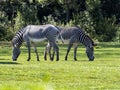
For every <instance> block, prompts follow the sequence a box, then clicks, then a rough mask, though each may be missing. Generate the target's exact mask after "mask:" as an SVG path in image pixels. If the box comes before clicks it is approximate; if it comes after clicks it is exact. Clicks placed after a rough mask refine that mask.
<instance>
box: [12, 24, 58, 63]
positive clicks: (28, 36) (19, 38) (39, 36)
mask: <svg viewBox="0 0 120 90" xmlns="http://www.w3.org/2000/svg"><path fill="white" fill-rule="evenodd" d="M58 33H59V30H58V29H57V28H56V27H55V26H54V25H51V24H47V25H27V26H26V27H24V28H22V29H21V30H19V31H18V32H17V33H16V35H15V36H14V37H13V39H12V41H11V42H12V47H13V48H12V59H13V61H16V60H17V58H18V56H19V55H20V47H21V45H22V43H23V42H24V41H25V42H26V45H27V47H28V59H27V61H29V60H30V59H31V54H30V52H31V47H30V44H31V43H33V46H34V51H35V53H36V56H37V61H39V56H38V52H37V48H36V45H35V43H37V42H41V41H44V40H48V43H49V44H50V45H52V46H53V52H56V60H59V47H58V45H57V44H56V38H57V35H58ZM51 59H54V55H52V56H51Z"/></svg>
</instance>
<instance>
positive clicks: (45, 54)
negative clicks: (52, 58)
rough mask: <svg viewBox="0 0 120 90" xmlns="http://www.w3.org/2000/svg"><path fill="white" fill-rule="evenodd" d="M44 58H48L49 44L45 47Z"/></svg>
mask: <svg viewBox="0 0 120 90" xmlns="http://www.w3.org/2000/svg"><path fill="white" fill-rule="evenodd" d="M44 60H47V46H46V47H45V50H44Z"/></svg>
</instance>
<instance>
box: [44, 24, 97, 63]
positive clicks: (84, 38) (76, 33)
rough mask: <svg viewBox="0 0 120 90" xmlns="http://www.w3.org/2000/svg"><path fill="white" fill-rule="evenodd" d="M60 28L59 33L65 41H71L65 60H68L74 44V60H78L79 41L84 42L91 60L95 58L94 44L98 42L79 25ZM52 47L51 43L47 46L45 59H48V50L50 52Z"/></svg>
mask: <svg viewBox="0 0 120 90" xmlns="http://www.w3.org/2000/svg"><path fill="white" fill-rule="evenodd" d="M59 30H60V33H59V35H60V36H62V38H63V41H64V42H65V41H66V40H67V41H68V42H69V44H68V49H67V53H66V55H65V60H67V57H68V53H69V52H70V49H71V47H72V46H74V60H75V61H77V58H76V52H77V48H78V45H79V43H82V44H83V45H84V46H85V47H86V54H87V56H88V58H89V61H93V60H94V46H96V45H97V44H95V43H94V42H93V40H92V39H91V38H90V37H89V36H88V35H86V34H85V33H84V32H83V31H82V30H81V29H80V28H79V27H77V26H76V27H69V28H59ZM51 47H52V46H50V45H49V44H48V45H47V46H46V48H47V49H45V53H44V59H46V55H47V52H48V53H50V50H51Z"/></svg>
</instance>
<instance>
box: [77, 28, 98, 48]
mask: <svg viewBox="0 0 120 90" xmlns="http://www.w3.org/2000/svg"><path fill="white" fill-rule="evenodd" d="M75 27H77V28H78V29H80V30H82V29H81V28H80V27H79V26H75ZM83 32H84V31H83ZM85 35H86V36H87V37H88V38H89V40H90V41H91V42H92V45H93V46H96V45H97V44H95V43H94V41H93V40H92V39H91V38H90V36H89V35H87V34H86V33H85Z"/></svg>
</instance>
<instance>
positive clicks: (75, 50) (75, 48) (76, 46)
mask: <svg viewBox="0 0 120 90" xmlns="http://www.w3.org/2000/svg"><path fill="white" fill-rule="evenodd" d="M77 48H78V44H75V45H74V60H75V61H77V58H76V53H77Z"/></svg>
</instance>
